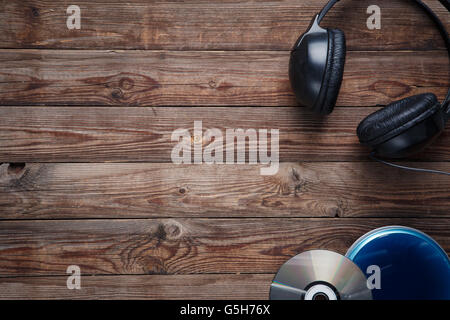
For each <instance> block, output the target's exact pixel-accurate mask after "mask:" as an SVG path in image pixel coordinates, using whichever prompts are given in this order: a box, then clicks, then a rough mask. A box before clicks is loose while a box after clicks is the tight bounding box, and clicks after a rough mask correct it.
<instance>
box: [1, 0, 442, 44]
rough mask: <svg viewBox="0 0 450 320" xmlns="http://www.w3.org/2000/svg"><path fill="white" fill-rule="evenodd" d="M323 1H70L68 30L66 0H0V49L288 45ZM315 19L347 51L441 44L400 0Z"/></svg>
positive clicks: (346, 7)
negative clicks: (341, 39) (342, 37)
mask: <svg viewBox="0 0 450 320" xmlns="http://www.w3.org/2000/svg"><path fill="white" fill-rule="evenodd" d="M326 2H327V1H326V0H316V1H301V0H283V1H273V0H270V1H251V0H244V1H238V0H226V1H223V0H213V1H208V0H188V1H147V0H131V1H127V2H126V3H124V2H123V1H121V0H109V1H88V0H78V1H77V2H76V4H77V5H79V6H80V8H81V29H80V30H68V29H67V27H66V19H67V17H68V14H66V8H67V7H68V6H69V5H70V4H73V3H72V2H70V1H66V0H63V1H61V0H59V1H54V0H28V1H25V2H24V1H23V0H2V1H0V6H1V7H2V10H1V12H0V21H1V24H0V47H2V48H69V49H70V48H79V49H112V48H116V49H170V50H192V49H194V50H289V49H290V48H291V46H292V45H293V44H294V42H295V40H296V39H297V37H298V36H299V35H300V34H301V33H303V32H304V31H305V30H306V29H307V27H308V25H309V23H310V21H311V19H312V17H313V15H314V14H316V13H317V12H318V11H319V10H320V9H321V8H322V7H323V5H324V4H325V3H326ZM426 2H427V3H428V4H429V5H430V7H431V8H432V9H433V10H434V11H435V12H436V13H437V14H438V15H439V16H440V17H441V19H442V20H443V21H444V23H445V24H446V25H447V27H448V28H450V22H449V21H450V20H449V14H448V12H446V10H445V8H444V7H442V6H441V5H440V4H439V3H438V1H431V0H429V1H426ZM373 4H376V5H379V6H380V7H381V10H382V11H381V13H382V29H381V30H369V29H368V28H367V27H366V19H367V18H368V17H369V15H368V14H367V13H366V10H367V7H368V6H369V5H373ZM417 21H421V23H420V24H418V23H417ZM323 25H324V26H327V27H331V28H341V29H343V30H344V31H345V33H346V35H347V39H348V41H347V43H348V47H349V49H350V50H398V49H402V50H405V49H406V50H409V49H414V50H432V49H437V48H438V49H443V48H444V43H443V41H442V39H441V38H440V36H439V33H438V31H437V30H436V28H435V27H434V25H433V24H432V22H431V20H430V19H429V18H428V17H427V16H426V15H425V14H424V13H423V12H422V11H421V10H420V9H419V8H418V7H416V5H415V4H414V3H408V2H407V1H401V0H377V1H373V0H360V1H347V2H342V3H339V4H338V5H337V6H336V8H335V9H334V10H333V11H331V12H330V13H329V16H327V17H326V19H325V20H324V22H323ZM411 35H414V36H411Z"/></svg>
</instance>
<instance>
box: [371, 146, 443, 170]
mask: <svg viewBox="0 0 450 320" xmlns="http://www.w3.org/2000/svg"><path fill="white" fill-rule="evenodd" d="M369 157H370V159H372V160H375V161H377V162H380V163H382V164H385V165H387V166H391V167H394V168H399V169H403V170H409V171H415V172H424V173H435V174H444V175H447V176H450V172H445V171H439V170H432V169H422V168H413V167H406V166H401V165H398V164H395V163H392V162H387V161H384V160H381V159H379V158H377V157H376V156H375V153H374V152H371V153H370V155H369Z"/></svg>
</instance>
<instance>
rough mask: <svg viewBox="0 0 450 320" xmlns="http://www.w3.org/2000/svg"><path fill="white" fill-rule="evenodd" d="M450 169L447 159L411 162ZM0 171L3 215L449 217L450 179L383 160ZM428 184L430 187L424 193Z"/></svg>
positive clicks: (71, 166)
mask: <svg viewBox="0 0 450 320" xmlns="http://www.w3.org/2000/svg"><path fill="white" fill-rule="evenodd" d="M411 165H415V166H418V167H426V168H434V169H441V170H447V171H450V164H449V163H433V164H425V163H414V164H411ZM259 169H260V166H255V165H234V166H229V165H213V166H210V165H206V164H205V165H174V164H146V163H143V164H26V165H25V166H24V167H21V166H20V165H18V164H15V165H8V164H6V163H5V164H2V165H1V166H0V219H36V218H40V219H55V218H64V219H69V218H70V219H73V218H132V217H134V218H138V217H141V218H148V217H237V218H239V217H247V218H248V217H279V218H281V217H335V216H339V217H425V216H426V217H449V212H448V207H449V206H450V198H449V197H448V190H449V189H450V181H449V179H448V178H447V177H445V176H439V175H431V174H420V173H406V174H405V172H404V171H402V170H399V169H395V168H389V167H385V166H383V165H381V164H377V163H328V162H319V163H282V164H281V165H280V169H279V172H278V173H277V174H276V175H274V176H261V175H260V170H259ZM424 186H426V188H425V187H424Z"/></svg>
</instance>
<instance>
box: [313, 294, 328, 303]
mask: <svg viewBox="0 0 450 320" xmlns="http://www.w3.org/2000/svg"><path fill="white" fill-rule="evenodd" d="M313 300H322V301H323V300H328V296H327V295H326V294H325V293H322V292H318V293H316V294H315V295H314V297H313Z"/></svg>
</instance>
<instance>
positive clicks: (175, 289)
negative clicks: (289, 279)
mask: <svg viewBox="0 0 450 320" xmlns="http://www.w3.org/2000/svg"><path fill="white" fill-rule="evenodd" d="M273 277H274V274H242V275H235V274H218V275H216V274H202V275H163V276H160V275H117V276H83V274H82V278H81V289H80V290H68V289H67V287H66V281H67V276H56V277H48V276H44V277H14V278H0V292H1V297H2V299H108V300H109V299H121V300H122V299H160V300H166V299H177V300H204V299H206V300H211V299H213V300H214V299H217V300H229V299H233V300H241V299H242V300H262V299H267V298H268V297H269V287H270V283H271V282H272V279H273Z"/></svg>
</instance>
